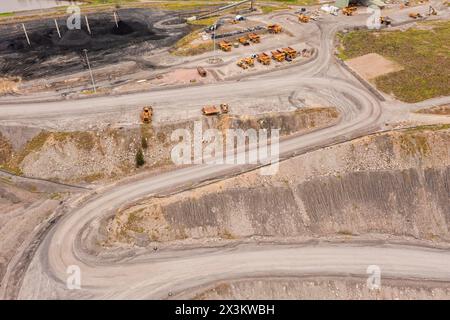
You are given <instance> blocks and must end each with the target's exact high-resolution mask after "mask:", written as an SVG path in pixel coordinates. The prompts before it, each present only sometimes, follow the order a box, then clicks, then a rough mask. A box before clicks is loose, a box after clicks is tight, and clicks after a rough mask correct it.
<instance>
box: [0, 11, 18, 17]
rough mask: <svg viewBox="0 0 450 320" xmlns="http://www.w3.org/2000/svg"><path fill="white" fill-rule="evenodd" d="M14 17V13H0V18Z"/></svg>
mask: <svg viewBox="0 0 450 320" xmlns="http://www.w3.org/2000/svg"><path fill="white" fill-rule="evenodd" d="M14 15H15V12H3V13H0V18H4V17H5V18H6V17H12V16H14Z"/></svg>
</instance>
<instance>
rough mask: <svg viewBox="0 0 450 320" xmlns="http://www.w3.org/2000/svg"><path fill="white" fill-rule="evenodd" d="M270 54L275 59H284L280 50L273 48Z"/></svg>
mask: <svg viewBox="0 0 450 320" xmlns="http://www.w3.org/2000/svg"><path fill="white" fill-rule="evenodd" d="M271 54H272V59H274V60H275V61H278V62H281V61H283V60H284V59H285V57H286V56H285V54H284V52H282V51H280V50H275V51H272V52H271Z"/></svg>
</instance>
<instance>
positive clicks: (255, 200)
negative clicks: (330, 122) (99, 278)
mask: <svg viewBox="0 0 450 320" xmlns="http://www.w3.org/2000/svg"><path fill="white" fill-rule="evenodd" d="M449 137H450V130H449V127H448V126H445V125H444V126H435V127H424V128H416V129H409V130H404V131H399V132H391V133H386V134H379V135H375V136H369V137H365V138H361V139H358V140H355V141H353V142H348V143H344V144H340V145H337V146H334V147H329V148H326V149H324V150H320V151H316V152H312V153H309V154H305V155H302V156H299V157H295V158H292V159H290V160H288V161H285V162H283V163H282V164H281V166H280V170H279V172H278V174H277V175H275V176H272V177H262V176H260V175H259V174H258V173H257V172H250V173H247V174H243V175H240V176H237V177H235V178H231V179H228V180H224V181H221V182H218V183H214V184H212V185H208V186H204V187H201V188H197V189H195V190H192V191H186V192H183V193H180V194H177V195H174V196H169V197H166V198H160V199H147V200H143V201H142V202H140V203H137V204H135V205H133V206H131V207H128V208H124V209H123V210H121V211H119V212H118V213H117V214H116V216H115V218H114V219H113V220H112V221H111V222H110V224H109V226H108V230H109V242H110V243H114V242H122V243H131V244H134V245H139V246H147V245H153V244H154V243H155V242H171V241H180V240H184V241H188V242H191V241H193V242H194V243H195V242H197V241H202V242H204V241H209V240H212V241H217V240H235V239H244V238H251V237H258V238H261V237H263V238H268V239H270V238H274V237H278V238H290V239H296V238H298V239H305V238H311V237H317V236H329V237H334V236H352V235H363V234H369V235H370V234H378V235H381V236H383V235H384V236H386V237H387V236H397V237H414V238H419V239H426V240H433V241H449V240H450V232H449V224H450V210H449V208H450V199H449V194H450V187H449V186H450V156H449V155H450V154H449V153H450V139H449Z"/></svg>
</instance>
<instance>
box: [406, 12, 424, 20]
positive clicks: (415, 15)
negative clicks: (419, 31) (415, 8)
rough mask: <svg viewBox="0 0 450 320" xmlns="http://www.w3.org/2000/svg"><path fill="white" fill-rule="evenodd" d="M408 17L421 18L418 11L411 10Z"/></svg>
mask: <svg viewBox="0 0 450 320" xmlns="http://www.w3.org/2000/svg"><path fill="white" fill-rule="evenodd" d="M409 17H410V18H413V19H418V18H422V15H421V14H420V13H418V12H411V13H410V14H409Z"/></svg>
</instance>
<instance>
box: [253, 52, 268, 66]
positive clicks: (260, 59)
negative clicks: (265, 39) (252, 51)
mask: <svg viewBox="0 0 450 320" xmlns="http://www.w3.org/2000/svg"><path fill="white" fill-rule="evenodd" d="M256 59H257V60H258V62H259V63H262V64H263V65H266V66H267V65H269V64H270V57H269V56H268V55H267V54H266V53H264V52H263V53H260V54H258V56H257V58H256Z"/></svg>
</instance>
